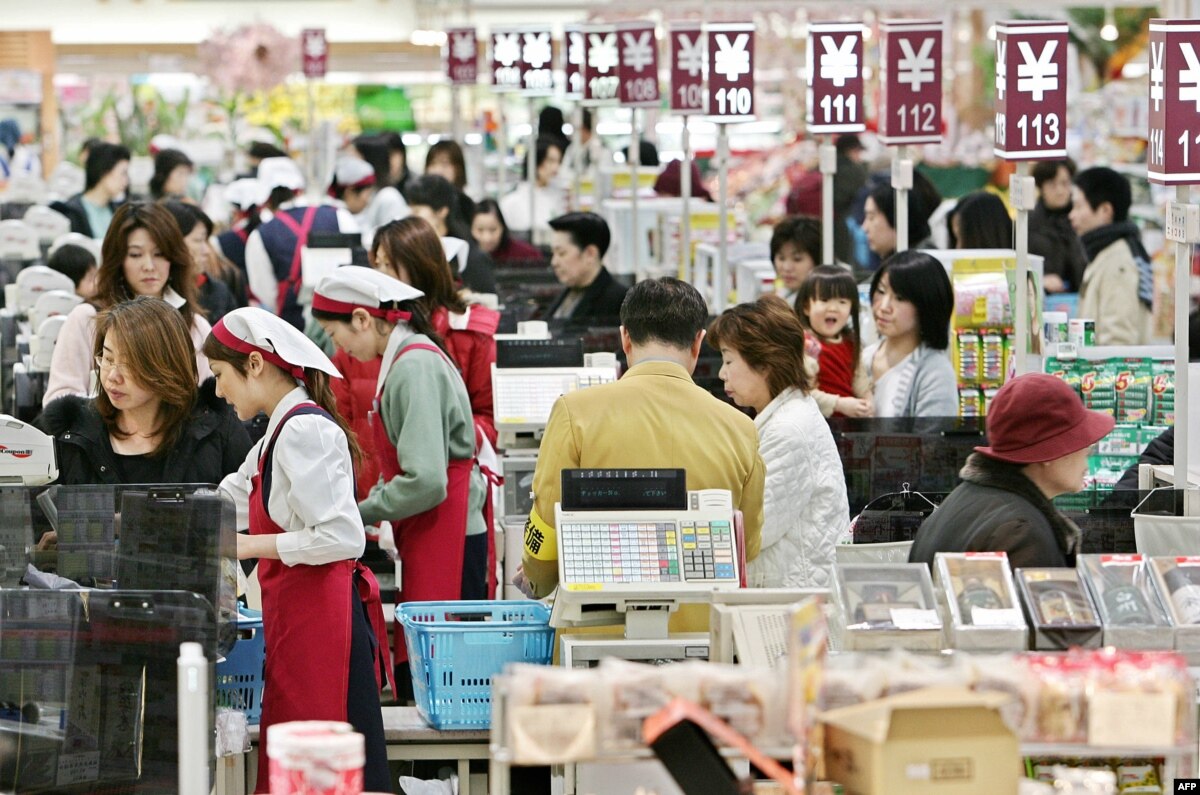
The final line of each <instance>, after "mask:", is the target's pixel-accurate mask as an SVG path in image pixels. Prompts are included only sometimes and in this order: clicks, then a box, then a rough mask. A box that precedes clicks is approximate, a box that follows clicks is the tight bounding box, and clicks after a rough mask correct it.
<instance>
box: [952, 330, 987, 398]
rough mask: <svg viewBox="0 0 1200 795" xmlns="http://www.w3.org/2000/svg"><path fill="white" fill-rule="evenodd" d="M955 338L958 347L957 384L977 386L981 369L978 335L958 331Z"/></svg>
mask: <svg viewBox="0 0 1200 795" xmlns="http://www.w3.org/2000/svg"><path fill="white" fill-rule="evenodd" d="M955 337H956V343H957V345H958V382H959V384H962V385H970V384H978V383H979V375H980V372H981V369H982V363H981V355H982V351H981V349H980V346H979V334H977V333H976V332H975V331H971V330H960V331H959V332H958V333H957V334H956V335H955Z"/></svg>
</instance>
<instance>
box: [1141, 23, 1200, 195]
mask: <svg viewBox="0 0 1200 795" xmlns="http://www.w3.org/2000/svg"><path fill="white" fill-rule="evenodd" d="M1149 80H1150V133H1149V136H1148V139H1149V147H1148V149H1147V152H1146V176H1147V178H1148V179H1149V180H1150V181H1151V182H1157V183H1159V184H1167V185H1196V184H1200V19H1152V20H1150V75H1149Z"/></svg>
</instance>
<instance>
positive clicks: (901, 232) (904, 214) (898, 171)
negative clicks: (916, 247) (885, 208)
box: [892, 146, 912, 252]
mask: <svg viewBox="0 0 1200 795" xmlns="http://www.w3.org/2000/svg"><path fill="white" fill-rule="evenodd" d="M906 160H908V147H907V146H899V147H897V148H896V160H895V161H894V162H893V168H892V187H894V188H895V189H896V251H897V252H899V251H908V192H909V188H911V187H912V172H911V170H910V171H909V172H908V179H907V180H905V178H904V173H905V165H906V164H905V161H906Z"/></svg>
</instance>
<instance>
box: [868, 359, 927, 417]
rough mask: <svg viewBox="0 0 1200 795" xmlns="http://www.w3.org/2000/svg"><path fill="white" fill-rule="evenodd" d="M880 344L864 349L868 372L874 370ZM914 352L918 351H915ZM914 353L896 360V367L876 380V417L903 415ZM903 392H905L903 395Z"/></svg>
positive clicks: (910, 380) (910, 379)
mask: <svg viewBox="0 0 1200 795" xmlns="http://www.w3.org/2000/svg"><path fill="white" fill-rule="evenodd" d="M880 344H881V343H880V342H877V343H875V344H874V345H870V346H868V347H866V348H864V349H863V352H862V361H863V364H865V365H866V367H867V372H868V373H869V372H871V371H872V367H871V365H872V363H873V361H874V359H875V352H876V351H878V350H879V346H880ZM913 353H916V351H913ZM913 353H910V354H908V355H907V356H905V357H904V358H903V359H901V360H900V361H898V362H896V366H895V367H893V368H892V369H890V370H888V371H887V372H886V373H884V374H883V375H882V376H880V377H879V378H878V379H877V380H876V381H875V416H876V417H900V416H902V415H903V410H904V406H903V401H904V399H905V398H907V396H908V388H909V387H911V386H912V374H911V373H909V372H908V371H909V370H911V368H912V365H913V361H914V359H913ZM905 373H908V375H907V377H904V375H903V374H905ZM901 392H903V393H904V394H903V395H901ZM897 404H900V405H897Z"/></svg>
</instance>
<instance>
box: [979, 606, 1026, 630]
mask: <svg viewBox="0 0 1200 795" xmlns="http://www.w3.org/2000/svg"><path fill="white" fill-rule="evenodd" d="M971 624H972V625H974V626H976V627H1022V628H1023V627H1024V626H1025V615H1024V614H1023V613H1022V612H1021V611H1020V610H1018V609H1017V608H1015V607H1009V608H1004V609H1000V610H997V609H994V608H989V607H972V608H971Z"/></svg>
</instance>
